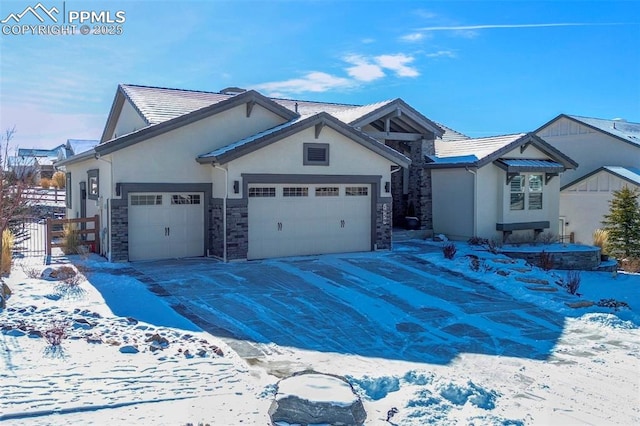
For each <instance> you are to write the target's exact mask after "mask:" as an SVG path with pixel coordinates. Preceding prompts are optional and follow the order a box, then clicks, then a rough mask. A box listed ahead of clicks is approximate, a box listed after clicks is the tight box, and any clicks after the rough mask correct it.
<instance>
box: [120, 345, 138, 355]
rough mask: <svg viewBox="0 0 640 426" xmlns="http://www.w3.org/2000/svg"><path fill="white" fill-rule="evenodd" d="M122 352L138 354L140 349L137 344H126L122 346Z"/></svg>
mask: <svg viewBox="0 0 640 426" xmlns="http://www.w3.org/2000/svg"><path fill="white" fill-rule="evenodd" d="M120 352H122V353H123V354H137V353H138V352H140V350H139V349H138V348H136V347H135V346H132V345H126V346H122V347H121V348H120Z"/></svg>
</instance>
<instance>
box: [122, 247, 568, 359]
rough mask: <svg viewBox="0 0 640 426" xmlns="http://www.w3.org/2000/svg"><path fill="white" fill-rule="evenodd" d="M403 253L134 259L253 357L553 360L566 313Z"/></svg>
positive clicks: (154, 281) (187, 311) (171, 297)
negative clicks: (271, 346)
mask: <svg viewBox="0 0 640 426" xmlns="http://www.w3.org/2000/svg"><path fill="white" fill-rule="evenodd" d="M395 247H396V250H394V251H393V252H377V253H356V254H342V255H324V256H309V257H299V258H288V259H277V260H265V261H250V262H240V263H227V264H225V263H222V262H218V261H215V260H211V259H183V260H172V261H158V262H139V263H132V264H131V267H132V269H133V272H132V273H133V274H134V275H135V276H136V277H137V278H138V279H139V280H140V281H143V282H145V283H146V284H147V285H148V286H149V288H150V289H151V290H152V291H154V292H155V293H156V294H158V295H160V296H161V297H164V298H166V299H167V301H168V302H169V303H170V304H171V305H172V306H173V307H174V308H175V309H176V310H177V311H178V312H180V313H181V314H183V315H184V316H186V317H188V318H189V319H191V320H192V321H193V322H194V323H195V324H197V325H198V326H200V327H201V328H203V329H204V330H206V331H208V332H210V333H211V334H213V335H216V336H219V337H221V338H223V339H225V340H226V341H227V342H228V343H229V344H230V345H231V346H232V347H233V348H234V349H235V350H237V351H238V352H239V354H240V355H241V356H244V357H255V356H259V355H261V354H262V353H261V351H260V347H261V344H264V343H272V342H273V343H276V344H278V345H280V346H291V347H296V348H300V349H306V350H317V351H323V352H338V353H344V354H357V355H362V356H367V357H380V358H387V359H397V360H406V361H412V362H428V363H448V362H449V361H451V359H452V358H454V357H455V356H456V355H457V354H458V353H461V352H471V353H480V354H488V355H504V356H512V357H525V358H531V359H545V358H547V357H548V356H549V353H550V351H551V350H552V348H553V346H554V345H555V343H556V341H557V339H558V337H559V336H560V334H561V332H562V327H563V324H564V316H562V315H560V314H557V313H554V312H552V311H548V310H545V309H544V308H543V307H541V306H539V305H534V304H530V303H527V302H524V301H521V300H517V299H515V298H513V297H512V296H510V295H508V294H505V293H503V292H501V291H499V290H497V289H495V288H494V287H492V286H491V285H489V284H486V283H481V282H474V281H469V280H466V279H463V278H461V277H458V276H455V275H452V274H451V273H448V272H446V271H443V270H441V269H440V268H439V267H437V265H434V264H431V263H429V262H428V261H425V260H423V259H421V258H420V257H419V255H420V254H421V253H424V251H425V250H435V249H436V248H434V247H433V246H429V245H425V244H420V243H411V242H405V243H397V244H396V245H395Z"/></svg>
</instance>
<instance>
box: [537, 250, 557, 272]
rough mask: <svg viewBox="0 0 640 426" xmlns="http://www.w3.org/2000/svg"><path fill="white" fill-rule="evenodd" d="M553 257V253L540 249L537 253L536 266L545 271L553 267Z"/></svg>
mask: <svg viewBox="0 0 640 426" xmlns="http://www.w3.org/2000/svg"><path fill="white" fill-rule="evenodd" d="M554 264H555V259H554V256H553V254H551V253H549V252H546V251H544V250H542V251H541V252H540V254H539V255H538V266H539V267H540V268H542V269H543V270H545V271H549V270H551V269H553V266H554Z"/></svg>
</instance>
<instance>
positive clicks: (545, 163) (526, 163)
mask: <svg viewBox="0 0 640 426" xmlns="http://www.w3.org/2000/svg"><path fill="white" fill-rule="evenodd" d="M500 161H501V162H502V163H504V164H506V165H507V166H512V167H529V168H535V167H558V168H561V169H564V166H563V165H562V164H560V163H557V162H555V161H552V160H533V159H522V158H518V159H502V160H500Z"/></svg>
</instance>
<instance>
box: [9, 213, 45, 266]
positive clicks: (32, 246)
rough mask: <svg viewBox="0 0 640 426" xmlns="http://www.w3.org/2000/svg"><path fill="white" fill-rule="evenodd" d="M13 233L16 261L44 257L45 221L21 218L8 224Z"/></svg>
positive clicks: (31, 217)
mask: <svg viewBox="0 0 640 426" xmlns="http://www.w3.org/2000/svg"><path fill="white" fill-rule="evenodd" d="M9 228H10V230H11V232H12V233H13V251H14V256H15V258H16V259H20V258H24V257H30V256H44V254H45V250H46V247H47V245H46V219H43V218H40V217H36V216H21V217H18V218H15V219H13V220H12V221H11V223H10V224H9Z"/></svg>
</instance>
